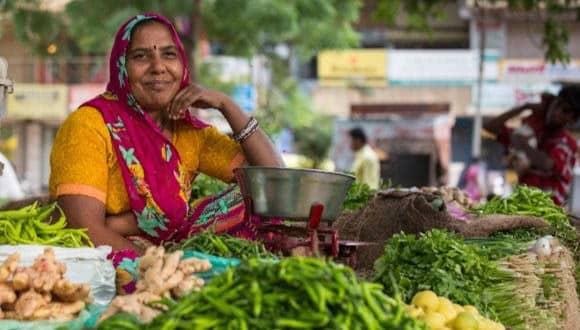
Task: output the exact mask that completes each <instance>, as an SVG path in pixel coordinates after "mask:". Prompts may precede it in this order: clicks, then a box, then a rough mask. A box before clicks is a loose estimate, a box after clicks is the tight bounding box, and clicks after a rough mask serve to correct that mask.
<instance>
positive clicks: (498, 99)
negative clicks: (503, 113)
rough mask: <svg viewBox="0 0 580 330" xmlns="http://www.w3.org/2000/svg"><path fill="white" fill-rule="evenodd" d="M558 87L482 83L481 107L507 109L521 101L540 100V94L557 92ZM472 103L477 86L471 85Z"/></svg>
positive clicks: (474, 101)
mask: <svg viewBox="0 0 580 330" xmlns="http://www.w3.org/2000/svg"><path fill="white" fill-rule="evenodd" d="M558 90H559V87H558V86H556V85H552V84H549V83H534V84H518V85H514V84H506V83H498V84H483V86H482V93H481V94H482V98H481V107H482V108H501V109H504V110H507V109H509V108H511V107H514V106H516V105H519V104H523V103H528V102H530V103H535V102H540V96H541V94H542V93H544V92H550V93H557V92H558ZM471 95H472V103H473V104H474V105H475V104H476V102H477V100H476V97H477V86H473V90H472V93H471Z"/></svg>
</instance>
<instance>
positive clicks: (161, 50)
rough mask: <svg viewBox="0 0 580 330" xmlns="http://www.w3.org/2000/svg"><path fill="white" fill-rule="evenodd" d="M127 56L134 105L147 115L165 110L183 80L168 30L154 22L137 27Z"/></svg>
mask: <svg viewBox="0 0 580 330" xmlns="http://www.w3.org/2000/svg"><path fill="white" fill-rule="evenodd" d="M126 56H127V62H126V63H127V64H126V65H127V73H128V76H129V84H130V85H131V91H132V92H133V95H134V96H135V99H136V100H137V103H139V105H140V106H141V108H142V109H143V110H144V111H146V112H157V111H163V110H164V109H166V108H167V107H168V106H169V104H170V103H171V101H172V100H173V97H174V96H175V94H177V92H178V91H179V87H180V85H181V79H182V77H183V63H182V61H181V58H180V55H179V50H178V48H177V46H176V44H175V42H174V41H173V38H172V34H171V31H170V30H169V28H168V27H166V26H165V25H163V24H162V23H159V22H156V21H150V22H146V23H144V24H142V25H139V26H137V27H136V28H135V30H134V31H133V36H132V38H131V43H130V44H129V48H128V49H127V55H126Z"/></svg>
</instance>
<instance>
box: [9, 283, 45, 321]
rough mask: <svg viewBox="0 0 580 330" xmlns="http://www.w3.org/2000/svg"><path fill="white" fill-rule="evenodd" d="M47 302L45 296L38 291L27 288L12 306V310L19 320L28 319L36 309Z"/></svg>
mask: <svg viewBox="0 0 580 330" xmlns="http://www.w3.org/2000/svg"><path fill="white" fill-rule="evenodd" d="M46 304H48V302H47V301H46V299H45V297H43V296H42V295H41V294H40V293H38V292H36V291H34V290H29V291H26V292H25V293H23V294H22V295H21V296H20V297H19V298H18V300H17V301H16V305H15V306H14V310H15V312H16V314H17V315H18V319H20V320H30V319H32V315H33V314H34V312H36V310H37V309H39V308H41V307H43V306H45V305H46Z"/></svg>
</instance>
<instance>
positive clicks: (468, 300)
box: [374, 230, 523, 327]
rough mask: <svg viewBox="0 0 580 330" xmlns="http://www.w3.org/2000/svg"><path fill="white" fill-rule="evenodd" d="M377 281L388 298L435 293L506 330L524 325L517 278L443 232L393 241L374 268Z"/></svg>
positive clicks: (473, 247)
mask: <svg viewBox="0 0 580 330" xmlns="http://www.w3.org/2000/svg"><path fill="white" fill-rule="evenodd" d="M374 280H375V281H376V282H379V283H382V284H383V285H384V286H385V292H386V293H387V294H388V295H391V296H396V295H398V294H400V296H401V297H402V298H403V299H404V300H405V301H409V300H410V299H411V298H412V297H413V295H414V294H416V293H417V292H419V291H422V290H432V291H434V292H436V293H437V294H439V295H442V296H445V297H447V298H449V299H451V300H453V301H454V302H456V303H458V304H462V305H474V306H476V307H477V308H478V309H479V310H481V311H482V312H483V314H484V315H486V316H488V317H491V318H493V319H495V320H498V321H500V322H501V323H503V324H505V325H506V326H510V327H517V326H518V325H521V324H522V322H523V320H522V318H521V315H520V314H521V310H520V305H521V303H522V302H521V299H520V298H518V297H517V296H515V295H514V294H513V292H514V289H515V288H516V284H515V277H514V274H513V272H509V271H507V270H503V269H501V268H500V267H499V263H498V262H496V261H493V260H490V259H489V258H488V257H487V256H486V253H484V252H482V251H481V249H480V248H479V247H478V246H476V245H470V244H466V243H465V242H464V241H463V239H462V238H460V237H458V236H457V235H455V234H452V233H448V232H445V231H441V230H432V231H430V232H427V233H424V234H421V236H420V237H416V236H414V235H405V234H398V235H395V236H393V237H392V238H391V239H390V240H389V241H388V242H387V244H386V246H385V252H384V255H383V256H381V257H380V258H379V259H378V260H377V262H376V263H375V276H374Z"/></svg>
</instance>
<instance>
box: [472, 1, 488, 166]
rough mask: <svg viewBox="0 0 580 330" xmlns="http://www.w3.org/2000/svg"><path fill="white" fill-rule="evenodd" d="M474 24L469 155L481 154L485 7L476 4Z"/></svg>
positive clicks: (478, 155)
mask: <svg viewBox="0 0 580 330" xmlns="http://www.w3.org/2000/svg"><path fill="white" fill-rule="evenodd" d="M476 4H477V3H476ZM475 19H476V26H479V68H478V74H477V97H476V101H475V121H474V122H473V138H472V140H471V141H472V144H471V156H472V157H478V158H479V157H480V156H481V126H482V118H481V99H482V96H483V95H482V90H483V72H484V62H485V39H486V33H485V8H481V7H479V6H477V5H476V8H475Z"/></svg>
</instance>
